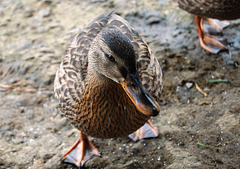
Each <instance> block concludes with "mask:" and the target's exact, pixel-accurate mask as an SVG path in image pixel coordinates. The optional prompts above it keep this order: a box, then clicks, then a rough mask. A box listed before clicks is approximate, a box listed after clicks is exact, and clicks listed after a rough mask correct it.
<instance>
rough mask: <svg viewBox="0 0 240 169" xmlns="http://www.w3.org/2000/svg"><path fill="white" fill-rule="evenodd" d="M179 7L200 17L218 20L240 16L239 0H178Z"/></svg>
mask: <svg viewBox="0 0 240 169" xmlns="http://www.w3.org/2000/svg"><path fill="white" fill-rule="evenodd" d="M178 4H179V7H180V8H181V9H183V10H185V11H187V12H189V13H192V14H194V15H197V16H201V17H208V18H214V19H220V20H233V19H238V18H240V1H239V0H178Z"/></svg>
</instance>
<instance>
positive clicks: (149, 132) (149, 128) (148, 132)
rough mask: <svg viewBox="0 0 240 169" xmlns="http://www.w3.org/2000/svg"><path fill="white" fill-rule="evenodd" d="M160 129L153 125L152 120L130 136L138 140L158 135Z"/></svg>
mask: <svg viewBox="0 0 240 169" xmlns="http://www.w3.org/2000/svg"><path fill="white" fill-rule="evenodd" d="M158 135H159V133H158V130H157V129H156V128H155V127H154V126H153V124H152V122H151V121H150V120H148V121H147V123H145V124H144V125H143V126H142V127H141V128H140V129H138V130H137V131H135V132H134V133H132V134H130V135H129V136H128V137H129V138H131V139H132V140H133V141H138V140H141V139H144V138H152V137H158Z"/></svg>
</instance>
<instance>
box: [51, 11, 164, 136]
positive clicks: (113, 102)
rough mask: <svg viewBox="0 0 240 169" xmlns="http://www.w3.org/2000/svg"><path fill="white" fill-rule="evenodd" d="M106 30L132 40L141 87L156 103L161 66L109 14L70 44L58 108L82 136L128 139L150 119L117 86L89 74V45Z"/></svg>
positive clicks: (61, 75)
mask: <svg viewBox="0 0 240 169" xmlns="http://www.w3.org/2000/svg"><path fill="white" fill-rule="evenodd" d="M106 27H109V28H110V27H114V28H116V29H118V30H120V31H121V32H122V33H123V34H124V35H126V36H127V37H128V38H129V39H130V40H131V42H132V45H133V46H134V51H135V52H136V56H137V58H136V59H137V67H138V72H139V75H140V79H141V80H142V84H143V86H144V87H145V89H146V90H147V91H148V92H149V93H150V94H151V95H152V96H153V97H154V98H155V99H156V100H157V101H159V98H160V93H161V90H162V71H161V68H160V65H159V63H158V61H157V59H156V58H155V57H154V56H153V55H152V54H151V51H150V49H149V48H148V46H147V44H146V43H145V42H144V41H143V40H142V38H141V37H140V36H139V35H138V33H137V32H136V31H135V30H134V29H133V28H132V27H131V26H130V25H129V23H128V22H127V21H126V20H124V19H123V18H122V17H120V16H118V15H115V14H112V13H108V14H104V15H101V16H99V17H97V18H96V19H94V20H93V21H92V22H91V23H89V24H88V25H87V26H86V27H85V28H84V29H83V30H82V31H81V32H80V33H78V34H77V35H76V36H75V37H74V38H73V40H72V41H71V43H70V45H69V47H68V49H67V51H66V55H65V57H64V59H63V61H62V63H61V65H60V68H59V70H58V71H57V74H56V78H55V83H54V90H55V95H56V98H57V99H58V101H59V107H60V109H61V110H62V112H63V113H64V114H65V116H66V117H68V118H69V119H70V120H71V122H72V124H73V125H74V126H75V127H77V128H78V129H79V130H80V131H82V132H83V133H84V134H86V135H90V136H94V137H100V138H111V137H120V136H127V135H128V134H130V133H132V132H134V131H136V130H137V129H138V128H140V127H141V126H142V125H144V124H145V122H146V121H147V120H148V119H149V117H148V116H146V115H144V114H142V113H141V112H139V111H138V110H137V109H136V107H135V105H134V104H133V103H132V101H131V100H130V98H129V97H128V96H127V94H126V93H125V92H124V90H123V88H122V87H121V85H120V84H118V83H116V82H113V81H111V80H109V81H107V82H101V81H98V80H96V79H95V78H94V76H91V73H90V72H89V71H88V70H89V67H88V51H89V48H90V45H91V42H92V41H93V39H94V38H95V37H96V36H97V34H99V32H100V31H102V29H105V28H106ZM104 83H105V84H104Z"/></svg>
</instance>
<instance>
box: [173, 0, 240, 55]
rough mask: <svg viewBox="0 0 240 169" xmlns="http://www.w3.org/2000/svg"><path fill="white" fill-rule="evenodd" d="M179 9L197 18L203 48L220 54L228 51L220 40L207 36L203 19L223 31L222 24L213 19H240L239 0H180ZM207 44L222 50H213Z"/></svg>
mask: <svg viewBox="0 0 240 169" xmlns="http://www.w3.org/2000/svg"><path fill="white" fill-rule="evenodd" d="M178 4H179V7H180V8H181V9H183V10H185V11H187V12H189V13H191V14H194V15H196V16H195V22H196V25H197V30H198V36H199V40H200V44H201V46H202V48H204V49H205V50H207V51H209V52H211V53H218V52H219V50H220V49H227V47H226V46H225V45H223V44H222V43H221V42H220V41H219V38H218V37H216V36H211V35H207V34H205V33H204V32H203V29H204V28H203V22H204V20H203V18H208V19H207V20H208V21H209V24H210V25H212V26H214V27H216V29H217V30H221V29H222V27H221V23H218V22H216V21H214V20H212V19H209V18H214V19H220V20H234V19H238V18H240V1H239V0H178ZM205 42H207V43H209V44H212V45H214V46H216V47H218V48H220V49H215V48H211V47H210V46H207V45H206V44H205Z"/></svg>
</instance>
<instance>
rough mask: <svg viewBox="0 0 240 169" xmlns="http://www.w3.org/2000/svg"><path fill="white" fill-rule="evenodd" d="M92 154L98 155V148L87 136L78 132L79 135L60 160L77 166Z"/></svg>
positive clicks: (80, 165) (82, 163)
mask: <svg viewBox="0 0 240 169" xmlns="http://www.w3.org/2000/svg"><path fill="white" fill-rule="evenodd" d="M94 156H100V153H99V151H98V149H97V148H96V147H95V146H94V145H93V144H92V143H91V142H90V141H89V140H88V138H87V136H86V135H85V134H83V133H82V132H80V137H79V139H78V140H77V141H76V143H75V144H74V145H73V146H72V148H71V149H70V150H69V151H68V152H67V153H66V154H64V155H63V157H62V160H63V161H64V162H67V163H72V164H75V165H76V166H78V167H79V168H80V167H82V166H83V165H84V163H85V162H86V161H88V160H89V159H91V158H93V157H94Z"/></svg>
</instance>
